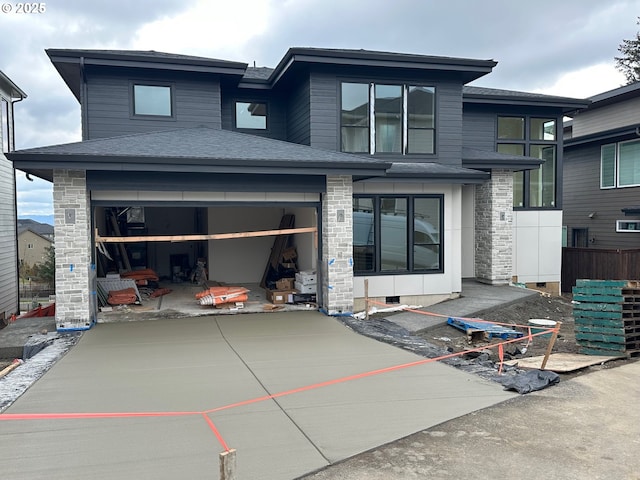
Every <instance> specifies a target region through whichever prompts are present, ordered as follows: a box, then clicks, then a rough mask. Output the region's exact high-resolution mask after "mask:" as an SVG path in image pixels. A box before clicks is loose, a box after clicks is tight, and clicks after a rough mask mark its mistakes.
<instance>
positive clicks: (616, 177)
mask: <svg viewBox="0 0 640 480" xmlns="http://www.w3.org/2000/svg"><path fill="white" fill-rule="evenodd" d="M627 143H637V144H640V140H637V139H630V140H623V141H620V142H613V143H605V144H603V145H600V179H599V182H600V190H611V189H619V188H634V187H640V183H629V184H624V185H623V184H621V182H620V170H621V169H620V146H621V145H624V144H627ZM606 147H613V155H614V159H613V184H612V185H608V186H605V185H603V183H602V176H603V175H602V174H603V168H604V164H603V151H604V149H605V148H606ZM637 161H638V162H639V164H640V158H638V160H637Z"/></svg>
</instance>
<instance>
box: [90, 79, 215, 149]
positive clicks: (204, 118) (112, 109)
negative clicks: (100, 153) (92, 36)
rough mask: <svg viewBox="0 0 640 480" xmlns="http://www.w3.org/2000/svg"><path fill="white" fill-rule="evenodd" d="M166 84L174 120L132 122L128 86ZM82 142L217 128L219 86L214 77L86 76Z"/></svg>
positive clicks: (139, 119) (147, 119)
mask: <svg viewBox="0 0 640 480" xmlns="http://www.w3.org/2000/svg"><path fill="white" fill-rule="evenodd" d="M145 81H148V82H167V83H170V84H171V85H173V87H174V91H173V94H174V96H175V97H174V102H173V104H174V107H175V112H174V118H171V119H164V118H158V119H154V118H132V117H131V104H130V102H131V98H130V97H131V84H132V82H140V83H144V82H145ZM87 91H88V93H87V101H86V109H87V110H86V112H87V132H85V138H86V139H95V138H105V137H113V136H117V135H128V134H135V133H146V132H153V131H158V130H170V129H174V128H184V127H196V126H199V125H206V126H209V127H212V128H221V105H220V82H219V79H218V78H217V77H214V76H194V75H191V76H186V75H181V74H177V73H176V74H167V75H166V76H164V77H160V76H158V75H152V76H151V75H150V76H147V77H145V76H143V75H141V74H140V72H132V73H129V74H127V73H126V71H125V72H123V73H122V74H118V75H116V74H113V73H111V74H109V73H107V72H95V73H92V72H88V73H87Z"/></svg>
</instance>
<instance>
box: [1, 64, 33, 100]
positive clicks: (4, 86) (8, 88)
mask: <svg viewBox="0 0 640 480" xmlns="http://www.w3.org/2000/svg"><path fill="white" fill-rule="evenodd" d="M0 90H2V91H4V92H7V93H8V94H9V96H10V97H11V100H22V99H23V98H27V94H26V93H24V92H23V91H22V90H21V89H20V87H18V86H17V85H16V84H15V83H13V81H12V80H11V79H10V78H9V77H7V76H6V75H5V74H4V73H2V71H0Z"/></svg>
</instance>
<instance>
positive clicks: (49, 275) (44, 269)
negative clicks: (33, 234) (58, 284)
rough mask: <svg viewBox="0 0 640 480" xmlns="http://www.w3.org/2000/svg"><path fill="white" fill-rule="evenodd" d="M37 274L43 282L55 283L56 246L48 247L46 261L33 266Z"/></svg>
mask: <svg viewBox="0 0 640 480" xmlns="http://www.w3.org/2000/svg"><path fill="white" fill-rule="evenodd" d="M33 268H34V270H35V272H34V273H35V276H36V277H37V278H38V280H40V281H41V282H46V283H48V284H49V285H55V281H56V251H55V249H54V247H47V256H46V258H45V259H44V262H42V263H38V264H36V265H34V266H33Z"/></svg>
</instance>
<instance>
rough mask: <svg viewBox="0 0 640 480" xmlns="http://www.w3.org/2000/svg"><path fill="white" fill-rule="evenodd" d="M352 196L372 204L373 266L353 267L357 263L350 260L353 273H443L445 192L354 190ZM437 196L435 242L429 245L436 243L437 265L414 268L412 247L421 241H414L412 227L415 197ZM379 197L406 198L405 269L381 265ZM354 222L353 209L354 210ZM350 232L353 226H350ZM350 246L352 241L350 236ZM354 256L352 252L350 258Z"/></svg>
mask: <svg viewBox="0 0 640 480" xmlns="http://www.w3.org/2000/svg"><path fill="white" fill-rule="evenodd" d="M353 198H354V199H356V198H370V199H372V204H373V212H372V216H373V220H372V221H373V267H372V269H371V270H356V268H357V263H356V261H354V267H353V268H354V270H353V275H354V276H385V275H431V274H442V273H444V260H445V225H444V224H445V218H444V217H445V212H444V209H445V195H444V194H443V193H433V194H396V195H394V194H365V193H363V194H356V195H353ZM425 198H426V199H437V200H438V202H439V206H438V215H439V224H438V225H434V227H437V228H438V235H439V243H434V244H432V245H438V247H439V250H438V268H415V254H414V248H415V246H416V245H421V244H422V243H420V242H417V241H416V229H415V220H416V217H415V200H416V199H425ZM382 199H404V200H406V202H407V203H406V205H407V212H406V217H405V218H406V226H405V233H404V235H405V240H406V244H405V255H406V265H407V268H406V269H398V270H383V269H382V226H381V223H382V222H381V218H382V215H383V213H382ZM353 218H354V223H355V218H356V215H355V212H354V216H353ZM353 231H354V236H355V232H356V227H355V225H354V227H353ZM352 243H353V246H354V249H355V247H356V242H355V241H354V239H353V238H352ZM355 257H356V255H355V252H354V258H355Z"/></svg>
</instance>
